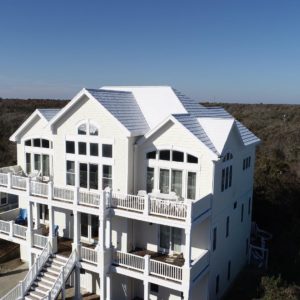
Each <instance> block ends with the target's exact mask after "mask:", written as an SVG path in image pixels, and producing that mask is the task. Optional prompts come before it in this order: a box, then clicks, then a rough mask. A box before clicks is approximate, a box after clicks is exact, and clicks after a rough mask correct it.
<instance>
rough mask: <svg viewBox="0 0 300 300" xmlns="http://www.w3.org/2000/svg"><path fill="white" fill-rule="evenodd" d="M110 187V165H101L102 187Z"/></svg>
mask: <svg viewBox="0 0 300 300" xmlns="http://www.w3.org/2000/svg"><path fill="white" fill-rule="evenodd" d="M106 187H110V188H112V166H107V165H103V166H102V189H105V188H106Z"/></svg>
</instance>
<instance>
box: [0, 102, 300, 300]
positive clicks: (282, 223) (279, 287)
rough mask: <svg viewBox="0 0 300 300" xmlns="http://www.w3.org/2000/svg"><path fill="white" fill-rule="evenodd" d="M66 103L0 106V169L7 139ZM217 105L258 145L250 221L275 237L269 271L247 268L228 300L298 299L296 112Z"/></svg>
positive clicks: (9, 149)
mask: <svg viewBox="0 0 300 300" xmlns="http://www.w3.org/2000/svg"><path fill="white" fill-rule="evenodd" d="M66 103H67V102H66V101H61V100H30V99H28V100H9V99H5V100H0V167H1V166H7V165H12V164H15V163H16V151H15V144H14V143H11V142H9V137H10V136H11V134H12V133H13V132H14V131H15V130H16V129H17V128H18V127H19V126H20V125H21V124H22V122H23V121H24V120H25V119H26V118H27V117H28V116H29V115H30V114H31V113H32V112H33V111H34V110H35V109H36V108H51V107H63V106H64V105H66ZM205 105H211V104H209V103H205ZM213 105H214V106H215V105H216V104H215V103H214V104H213ZM217 105H220V106H223V107H224V108H225V109H227V110H228V111H229V112H230V113H231V114H232V115H233V116H234V117H236V118H237V119H238V120H240V121H241V122H242V123H243V124H245V125H246V126H247V127H248V128H249V129H250V130H252V131H253V132H254V133H255V134H256V135H257V136H258V137H259V138H260V139H261V140H262V144H261V145H260V146H259V148H258V151H257V160H256V171H255V187H254V198H253V219H254V220H255V221H256V222H257V223H258V224H259V225H260V227H262V228H263V229H266V230H268V231H270V232H271V233H272V234H273V240H272V242H271V244H270V261H269V268H268V270H267V271H263V270H258V269H256V268H253V267H247V268H246V269H245V271H243V272H242V274H241V276H240V277H239V279H238V280H237V281H236V283H235V284H234V285H233V288H232V290H231V291H230V292H229V294H228V296H227V299H230V300H232V299H245V300H247V299H254V298H255V299H258V298H259V299H264V300H269V299H272V300H273V299H275V300H277V299H300V296H299V285H300V272H299V270H300V230H299V228H300V201H299V199H300V106H297V105H263V104H252V105H250V104H223V103H219V104H217Z"/></svg>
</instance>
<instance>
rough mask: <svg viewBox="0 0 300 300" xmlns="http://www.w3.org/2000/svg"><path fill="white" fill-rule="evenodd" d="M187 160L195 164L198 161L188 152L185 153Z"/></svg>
mask: <svg viewBox="0 0 300 300" xmlns="http://www.w3.org/2000/svg"><path fill="white" fill-rule="evenodd" d="M187 162H188V163H191V164H197V163H198V158H197V157H196V156H193V155H190V154H188V155H187Z"/></svg>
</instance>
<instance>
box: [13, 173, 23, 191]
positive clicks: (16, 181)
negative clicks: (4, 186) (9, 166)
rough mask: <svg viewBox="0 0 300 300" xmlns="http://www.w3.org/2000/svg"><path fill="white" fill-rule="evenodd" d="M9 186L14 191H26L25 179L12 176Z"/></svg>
mask: <svg viewBox="0 0 300 300" xmlns="http://www.w3.org/2000/svg"><path fill="white" fill-rule="evenodd" d="M11 186H12V187H13V188H16V189H21V190H26V177H24V176H17V175H12V177H11Z"/></svg>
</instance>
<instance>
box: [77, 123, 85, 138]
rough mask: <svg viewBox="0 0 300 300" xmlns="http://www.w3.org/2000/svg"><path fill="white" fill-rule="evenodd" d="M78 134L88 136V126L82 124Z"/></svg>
mask: <svg viewBox="0 0 300 300" xmlns="http://www.w3.org/2000/svg"><path fill="white" fill-rule="evenodd" d="M78 134H81V135H85V134H86V124H81V125H80V126H79V127H78Z"/></svg>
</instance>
